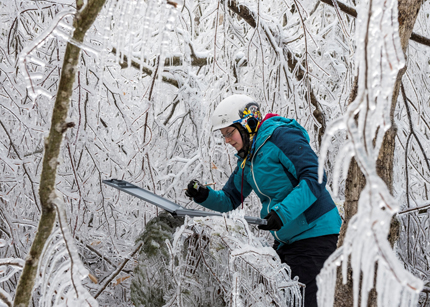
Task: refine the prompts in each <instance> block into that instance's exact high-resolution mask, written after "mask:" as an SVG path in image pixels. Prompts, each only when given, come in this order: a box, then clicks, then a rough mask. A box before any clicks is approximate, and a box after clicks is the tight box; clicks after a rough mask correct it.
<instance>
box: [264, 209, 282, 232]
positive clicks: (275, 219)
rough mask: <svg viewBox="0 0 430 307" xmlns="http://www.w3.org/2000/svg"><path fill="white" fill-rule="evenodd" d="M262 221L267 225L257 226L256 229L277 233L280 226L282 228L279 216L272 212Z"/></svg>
mask: <svg viewBox="0 0 430 307" xmlns="http://www.w3.org/2000/svg"><path fill="white" fill-rule="evenodd" d="M264 219H266V220H267V225H259V226H258V229H261V230H273V231H277V230H279V229H281V227H282V226H284V224H283V223H282V221H281V218H280V217H279V215H277V214H276V212H275V211H273V210H272V211H270V212H269V214H268V215H267V216H266V217H265V218H264Z"/></svg>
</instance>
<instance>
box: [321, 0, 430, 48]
mask: <svg viewBox="0 0 430 307" xmlns="http://www.w3.org/2000/svg"><path fill="white" fill-rule="evenodd" d="M320 1H321V2H323V3H325V4H328V5H330V6H333V7H334V6H335V5H334V2H333V1H334V0H320ZM335 1H336V3H337V6H338V7H339V8H340V10H341V11H342V12H344V13H346V14H348V15H350V16H352V17H354V18H357V11H356V10H355V8H353V7H350V6H348V5H346V4H345V3H343V2H341V1H337V0H335ZM410 39H411V41H414V42H416V43H419V44H422V45H425V46H429V47H430V39H429V38H427V37H424V36H422V35H420V34H417V33H414V32H412V34H411V37H410Z"/></svg>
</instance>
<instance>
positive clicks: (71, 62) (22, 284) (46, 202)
mask: <svg viewBox="0 0 430 307" xmlns="http://www.w3.org/2000/svg"><path fill="white" fill-rule="evenodd" d="M104 2H105V0H93V1H89V2H88V3H87V5H86V6H85V9H84V10H83V11H81V12H78V13H77V15H76V17H75V19H74V25H75V31H74V33H73V39H74V40H75V41H77V42H82V41H83V39H84V36H85V33H86V32H87V30H88V29H89V27H90V26H91V25H92V24H93V22H94V20H95V18H96V17H97V15H98V13H99V12H100V10H101V8H102V7H103V5H104ZM42 38H43V39H44V36H42ZM39 41H41V40H39ZM39 41H38V42H39ZM38 44H39V43H38ZM34 48H35V47H34ZM31 50H32V49H30V50H29V51H28V53H29V52H31ZM79 54H80V48H79V47H77V46H76V45H73V44H70V43H68V44H67V48H66V53H65V56H64V63H63V69H62V71H61V79H60V84H59V88H58V94H57V97H56V101H55V105H54V109H53V113H52V120H51V128H50V131H49V136H48V138H47V140H46V141H45V154H44V158H43V166H42V175H41V179H40V186H39V196H40V202H41V207H42V215H41V217H40V220H39V227H38V231H37V233H36V236H35V238H34V241H33V244H32V246H31V249H30V252H29V255H28V256H27V259H26V263H25V266H24V269H23V273H22V275H21V277H20V280H19V283H18V287H17V289H16V294H15V301H14V305H16V306H20V305H25V306H26V305H28V304H29V301H30V299H31V296H32V291H33V285H34V283H35V278H36V272H37V269H38V265H39V261H40V260H41V259H40V256H41V253H42V249H43V247H44V246H45V243H46V241H47V240H48V237H49V235H50V234H51V231H52V229H53V226H54V223H55V216H56V212H55V206H54V202H53V201H54V199H53V195H54V192H55V179H56V173H57V165H58V158H59V154H60V146H61V143H62V139H63V133H64V132H65V130H64V127H65V125H66V123H67V122H66V119H67V115H68V111H69V104H70V97H71V96H72V92H73V82H74V80H75V74H76V67H77V65H78V62H79Z"/></svg>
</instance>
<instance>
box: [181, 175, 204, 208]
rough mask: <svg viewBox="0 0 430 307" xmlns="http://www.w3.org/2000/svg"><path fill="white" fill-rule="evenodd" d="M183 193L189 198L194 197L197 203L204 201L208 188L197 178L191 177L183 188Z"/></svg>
mask: <svg viewBox="0 0 430 307" xmlns="http://www.w3.org/2000/svg"><path fill="white" fill-rule="evenodd" d="M185 195H187V196H188V197H189V198H194V201H195V202H197V203H202V202H204V201H205V200H206V199H207V198H208V195H209V189H208V188H207V187H205V186H204V185H202V184H201V183H200V182H199V181H198V180H196V179H193V180H191V181H190V183H189V184H188V186H187V189H186V190H185Z"/></svg>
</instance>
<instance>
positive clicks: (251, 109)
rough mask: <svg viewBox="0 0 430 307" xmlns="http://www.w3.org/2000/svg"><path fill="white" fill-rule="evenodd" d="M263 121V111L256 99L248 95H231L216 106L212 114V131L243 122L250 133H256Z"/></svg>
mask: <svg viewBox="0 0 430 307" xmlns="http://www.w3.org/2000/svg"><path fill="white" fill-rule="evenodd" d="M260 122H261V113H260V107H259V105H258V103H256V102H255V99H253V98H251V97H249V96H246V95H237V94H235V95H231V96H229V97H227V98H225V99H224V100H223V101H221V102H220V104H219V105H218V106H217V107H216V109H215V111H214V113H213V114H212V131H216V130H219V129H222V128H226V127H228V126H231V125H233V124H236V123H239V124H241V125H242V126H243V127H244V128H245V129H246V130H247V131H248V132H249V133H251V134H252V133H255V132H256V131H257V129H258V126H259V124H260Z"/></svg>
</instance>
